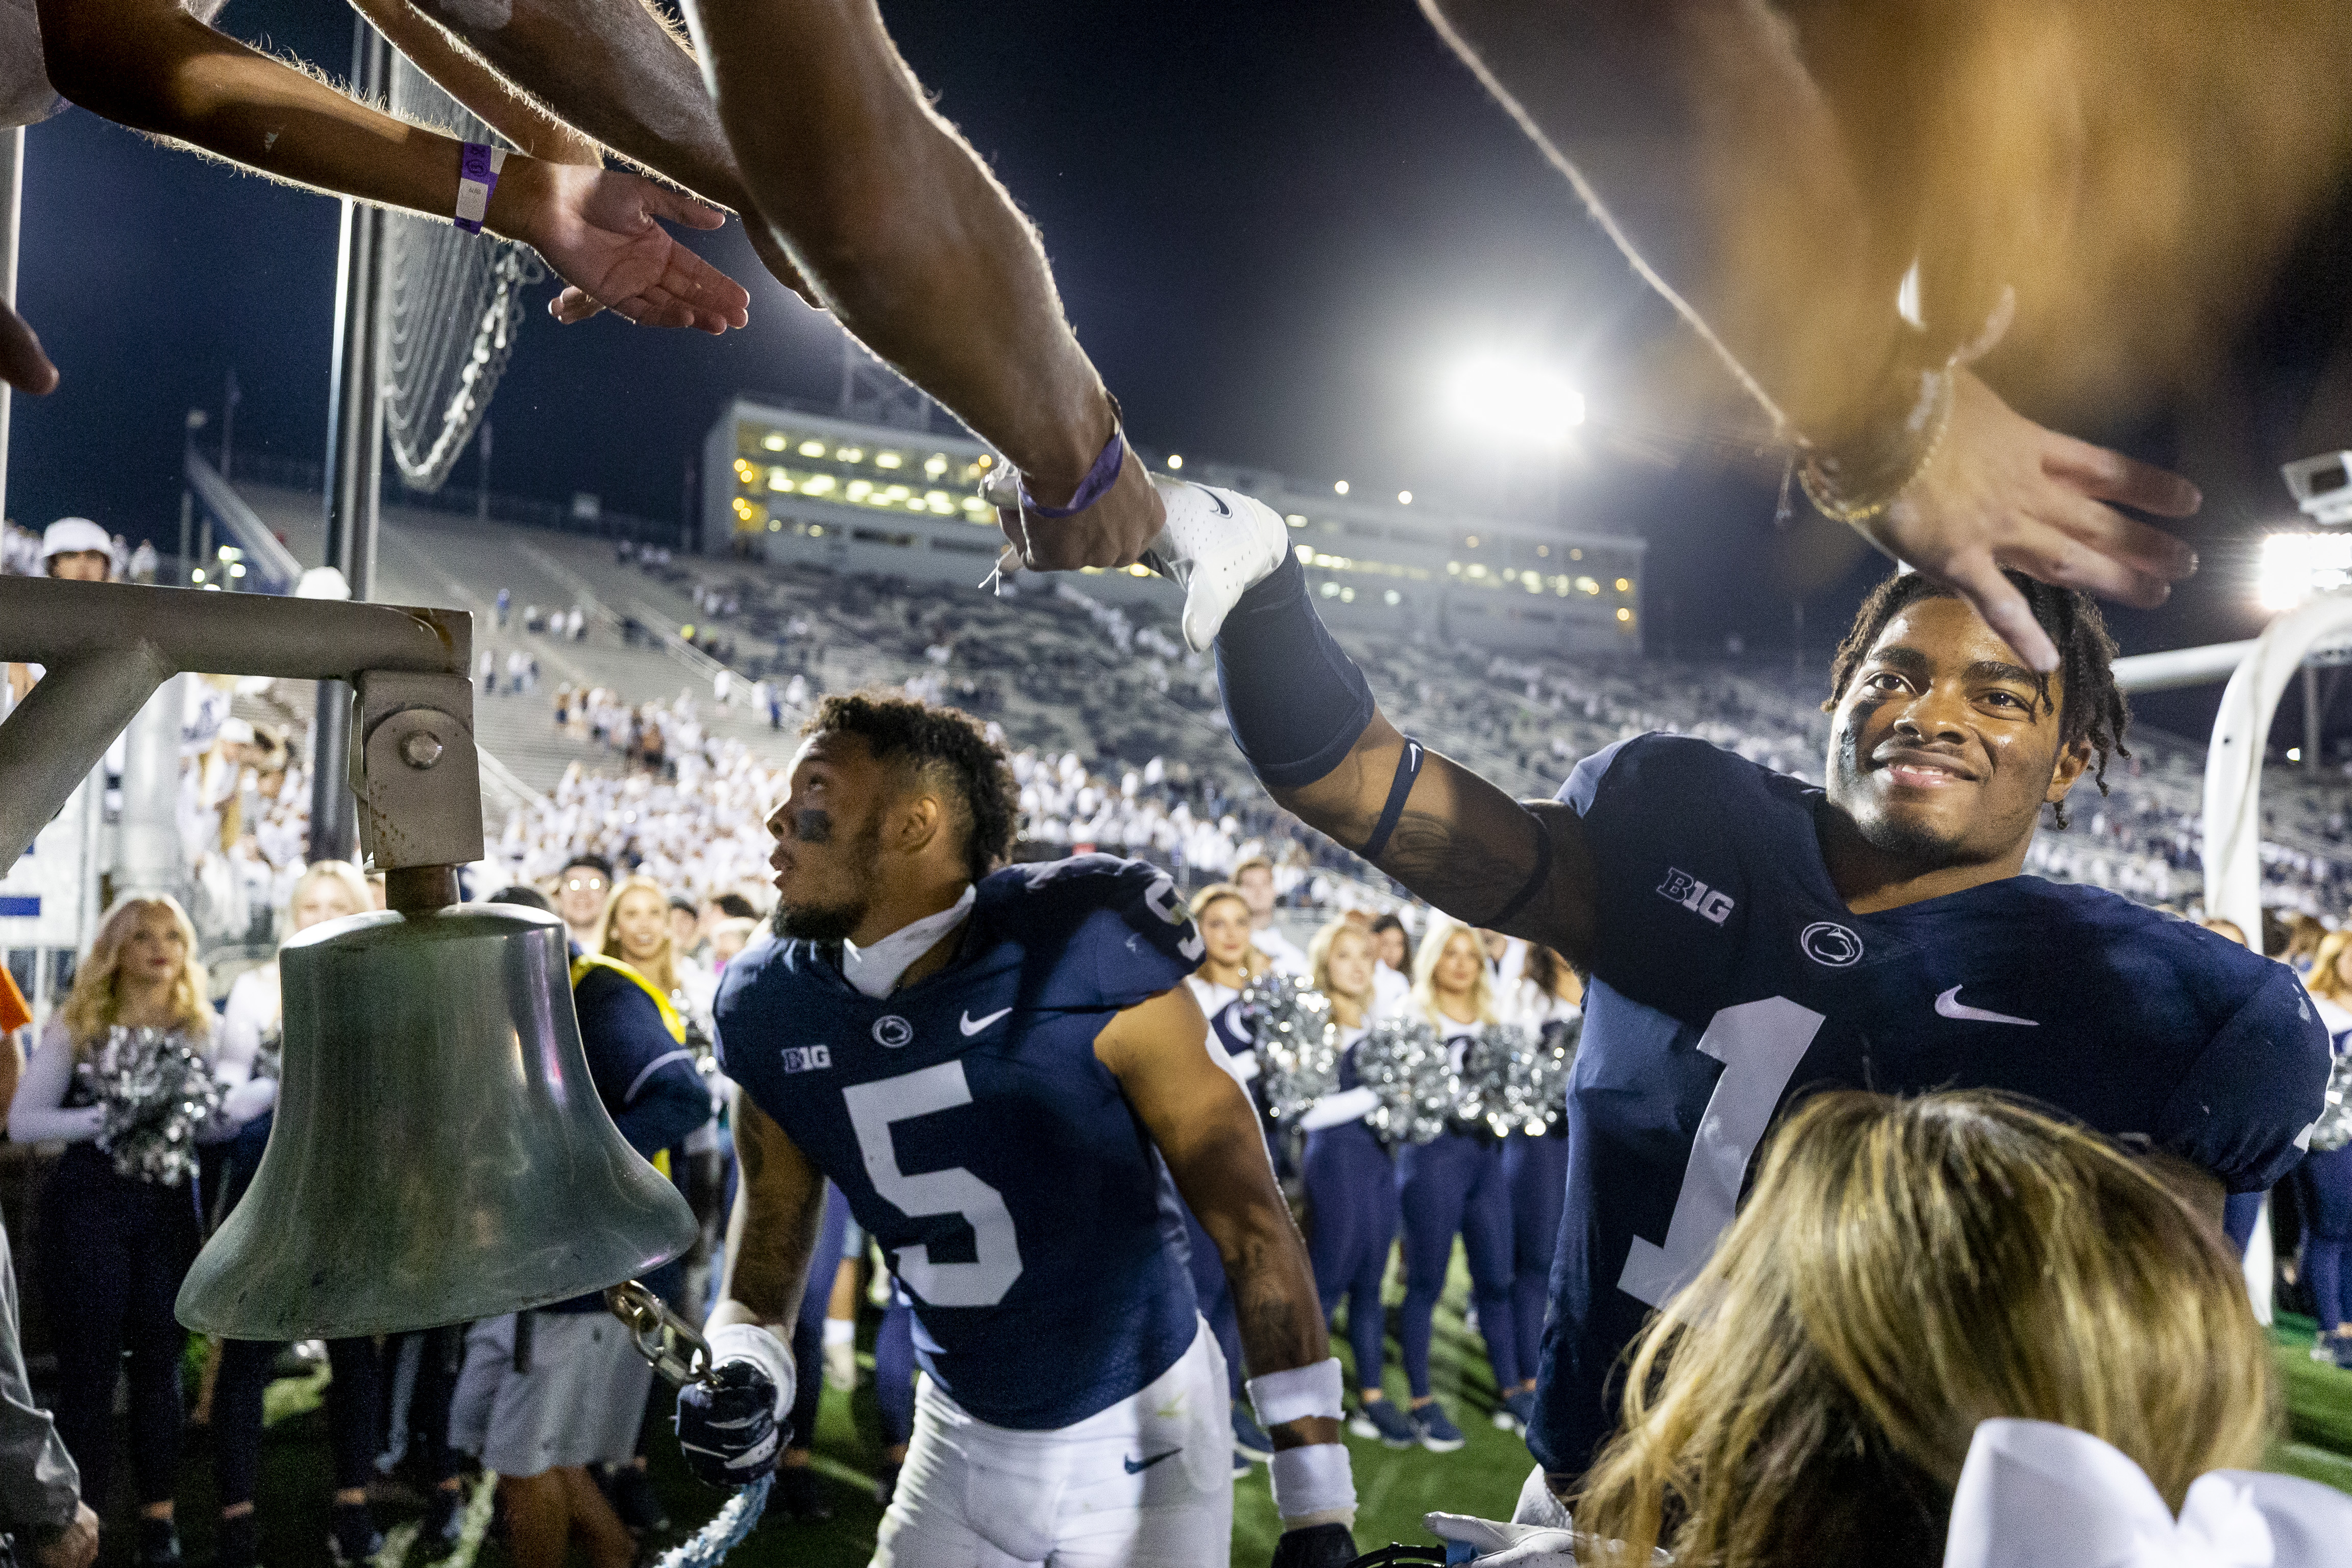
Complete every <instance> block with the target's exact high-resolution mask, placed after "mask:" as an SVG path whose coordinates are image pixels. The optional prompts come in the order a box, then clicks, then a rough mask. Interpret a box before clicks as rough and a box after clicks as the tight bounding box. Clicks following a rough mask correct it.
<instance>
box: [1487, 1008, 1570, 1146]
mask: <svg viewBox="0 0 2352 1568" xmlns="http://www.w3.org/2000/svg"><path fill="white" fill-rule="evenodd" d="M1583 1034H1584V1020H1583V1018H1582V1017H1580V1016H1579V1017H1575V1018H1554V1019H1552V1020H1551V1021H1550V1022H1549V1023H1547V1024H1546V1025H1544V1026H1543V1028H1542V1029H1541V1030H1540V1031H1539V1032H1538V1034H1537V1036H1536V1039H1535V1044H1534V1046H1533V1047H1530V1048H1529V1049H1528V1050H1525V1051H1522V1052H1521V1053H1520V1054H1519V1055H1517V1057H1515V1058H1512V1060H1511V1068H1510V1076H1509V1077H1508V1078H1507V1079H1506V1080H1505V1083H1504V1104H1505V1107H1506V1110H1507V1117H1508V1120H1509V1121H1511V1123H1512V1131H1517V1132H1524V1133H1526V1134H1527V1135H1528V1137H1530V1138H1534V1137H1539V1136H1541V1135H1542V1134H1543V1133H1545V1132H1548V1131H1550V1130H1551V1129H1552V1128H1554V1127H1557V1126H1559V1122H1560V1119H1561V1118H1562V1117H1564V1116H1566V1115H1567V1114H1568V1069H1569V1068H1572V1067H1574V1066H1575V1065H1576V1047H1577V1042H1578V1041H1579V1040H1580V1038H1582V1037H1583Z"/></svg>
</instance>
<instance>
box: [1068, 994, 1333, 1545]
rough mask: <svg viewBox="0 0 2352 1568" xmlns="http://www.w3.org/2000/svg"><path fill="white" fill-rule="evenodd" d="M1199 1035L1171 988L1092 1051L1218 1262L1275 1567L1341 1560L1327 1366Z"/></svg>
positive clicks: (1245, 1125) (1272, 1206)
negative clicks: (1244, 1370) (1257, 1435)
mask: <svg viewBox="0 0 2352 1568" xmlns="http://www.w3.org/2000/svg"><path fill="white" fill-rule="evenodd" d="M1208 1033H1209V1023H1208V1020H1207V1019H1206V1018H1204V1017H1202V1016H1201V1008H1200V1005H1199V1004H1198V1003H1197V1002H1195V1001H1193V999H1192V990H1191V988H1190V987H1189V986H1185V985H1181V984H1179V985H1176V986H1174V987H1172V988H1171V989H1169V990H1167V991H1163V992H1161V993H1160V994H1159V995H1157V996H1154V997H1151V998H1150V999H1149V1000H1147V1001H1143V1002H1140V1003H1138V1004H1137V1005H1134V1006H1132V1007H1129V1008H1128V1009H1126V1010H1125V1011H1123V1012H1121V1013H1119V1014H1118V1015H1116V1016H1114V1017H1113V1018H1112V1019H1111V1021H1110V1023H1109V1024H1108V1025H1107V1026H1105V1027H1104V1029H1103V1031H1102V1033H1101V1034H1099V1035H1097V1037H1095V1056H1096V1058H1097V1059H1098V1060H1099V1061H1100V1062H1101V1063H1102V1064H1103V1066H1105V1067H1106V1068H1109V1069H1110V1072H1111V1074H1112V1076H1113V1077H1115V1078H1117V1079H1118V1084H1119V1088H1120V1089H1121V1090H1122V1091H1123V1092H1124V1093H1125V1094H1126V1096H1127V1100H1128V1103H1129V1104H1130V1105H1132V1106H1133V1107H1134V1108H1135V1113H1136V1115H1137V1116H1139V1118H1141V1119H1142V1121H1143V1125H1144V1127H1145V1129H1146V1130H1147V1131H1149V1132H1150V1134H1151V1140H1152V1142H1154V1143H1156V1144H1158V1145H1159V1148H1160V1157H1161V1158H1162V1159H1164V1160H1166V1161H1167V1162H1168V1171H1169V1174H1171V1176H1173V1177H1174V1178H1175V1180H1176V1190H1177V1191H1178V1192H1180V1193H1181V1194H1183V1196H1184V1202H1185V1204H1186V1205H1188V1206H1190V1207H1191V1209H1192V1214H1193V1216H1194V1217H1195V1218H1197V1219H1198V1220H1199V1221H1200V1222H1201V1228H1202V1229H1203V1230H1205V1231H1207V1232H1208V1233H1209V1237H1210V1239H1212V1240H1213V1241H1214V1242H1215V1243H1216V1244H1217V1253H1218V1256H1219V1257H1220V1258H1223V1261H1224V1266H1225V1278H1226V1279H1228V1280H1229V1281H1231V1282H1232V1285H1233V1291H1234V1310H1235V1313H1236V1315H1237V1316H1238V1317H1239V1319H1240V1328H1241V1338H1242V1357H1243V1359H1244V1361H1245V1362H1246V1363H1248V1365H1249V1373H1250V1383H1249V1393H1250V1397H1251V1400H1252V1401H1253V1403H1254V1404H1255V1405H1256V1407H1257V1410H1258V1413H1259V1415H1260V1418H1261V1419H1262V1420H1264V1421H1265V1426H1266V1430H1267V1432H1268V1433H1269V1434H1270V1435H1271V1436H1272V1437H1273V1438H1274V1447H1275V1456H1274V1463H1273V1465H1272V1466H1271V1467H1270V1468H1271V1470H1272V1476H1273V1482H1274V1501H1275V1508H1276V1511H1277V1512H1278V1513H1279V1514H1280V1515H1281V1516H1282V1521H1283V1529H1284V1537H1285V1538H1284V1542H1283V1547H1282V1549H1281V1550H1280V1551H1279V1552H1277V1554H1276V1559H1275V1561H1276V1563H1326V1562H1341V1563H1344V1562H1346V1561H1348V1560H1349V1558H1352V1557H1353V1556H1354V1555H1355V1548H1354V1542H1353V1540H1352V1538H1350V1537H1349V1535H1348V1527H1349V1525H1351V1524H1352V1523H1354V1521H1355V1511H1356V1509H1355V1504H1356V1495H1355V1483H1354V1480H1353V1479H1352V1477H1351V1476H1350V1474H1349V1465H1348V1458H1347V1450H1346V1449H1345V1448H1344V1447H1340V1446H1339V1363H1338V1362H1336V1361H1333V1360H1332V1359H1331V1346H1330V1341H1329V1338H1328V1334H1327V1333H1326V1331H1325V1330H1324V1325H1323V1310H1322V1306H1321V1304H1320V1303H1319V1302H1318V1300H1317V1299H1316V1294H1315V1273H1314V1270H1313V1268H1311V1267H1310V1266H1309V1265H1308V1263H1307V1244H1306V1243H1305V1242H1304V1241H1303V1240H1301V1239H1300V1237H1299V1235H1298V1227H1297V1226H1296V1225H1294V1224H1292V1223H1291V1219H1290V1210H1289V1208H1288V1207H1287V1206H1286V1205H1285V1204H1284V1203H1283V1201H1282V1194H1281V1191H1280V1190H1279V1189H1278V1188H1276V1185H1275V1183H1274V1167H1273V1165H1272V1164H1271V1163H1268V1161H1267V1159H1266V1152H1265V1136H1264V1134H1262V1133H1261V1132H1260V1131H1258V1122H1257V1112H1256V1111H1255V1110H1254V1109H1253V1108H1252V1107H1251V1105H1250V1102H1249V1099H1248V1097H1247V1096H1245V1095H1244V1093H1243V1092H1242V1089H1241V1086H1240V1085H1239V1084H1237V1083H1235V1082H1234V1079H1233V1077H1232V1075H1231V1074H1229V1073H1227V1072H1226V1071H1225V1070H1224V1069H1223V1068H1220V1067H1218V1066H1217V1065H1216V1063H1215V1062H1213V1061H1212V1060H1211V1059H1210V1058H1209V1052H1208V1048H1207V1040H1208ZM1286 1412H1295V1414H1289V1415H1286V1414H1285V1413H1286Z"/></svg>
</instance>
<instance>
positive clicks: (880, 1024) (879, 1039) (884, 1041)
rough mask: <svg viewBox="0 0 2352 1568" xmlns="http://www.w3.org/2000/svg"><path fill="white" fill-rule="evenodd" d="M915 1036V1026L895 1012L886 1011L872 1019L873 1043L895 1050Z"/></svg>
mask: <svg viewBox="0 0 2352 1568" xmlns="http://www.w3.org/2000/svg"><path fill="white" fill-rule="evenodd" d="M914 1037H915V1026H914V1025H912V1024H909V1023H908V1022H907V1020H906V1019H904V1018H901V1017H900V1016H898V1014H896V1013H886V1014H884V1015H883V1016H881V1017H879V1018H877V1019H875V1020H874V1043H875V1044H876V1045H877V1046H887V1047H889V1048H890V1049H892V1050H894V1051H895V1050H897V1049H898V1047H900V1046H903V1045H906V1044H908V1043H909V1042H910V1041H912V1040H913V1039H914Z"/></svg>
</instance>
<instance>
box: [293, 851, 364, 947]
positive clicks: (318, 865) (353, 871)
mask: <svg viewBox="0 0 2352 1568" xmlns="http://www.w3.org/2000/svg"><path fill="white" fill-rule="evenodd" d="M313 882H332V883H334V884H335V885H336V886H338V887H340V888H341V889H343V892H344V893H345V894H346V895H347V896H349V898H350V899H351V900H352V913H353V914H355V915H363V914H366V913H368V912H369V911H371V910H373V909H374V908H375V897H374V895H373V894H372V893H370V892H369V891H368V880H367V878H366V877H364V876H362V874H361V872H360V868H358V867H357V866H354V865H352V863H351V862H350V861H348V860H313V861H311V862H310V865H308V866H306V867H304V868H303V869H302V874H301V875H300V876H299V877H297V878H295V879H294V886H293V888H292V889H291V890H289V892H288V893H287V895H286V909H285V917H286V918H285V929H286V931H287V932H288V934H289V935H290V934H292V932H293V929H294V906H295V905H297V904H299V903H300V902H301V901H302V895H303V894H305V893H307V892H309V891H310V885H311V884H312V883H313Z"/></svg>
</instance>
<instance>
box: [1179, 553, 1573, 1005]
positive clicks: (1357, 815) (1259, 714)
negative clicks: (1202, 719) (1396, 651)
mask: <svg viewBox="0 0 2352 1568" xmlns="http://www.w3.org/2000/svg"><path fill="white" fill-rule="evenodd" d="M1216 653H1217V682H1218V685H1219V687H1220V688H1221V689H1223V695H1224V700H1225V715H1226V718H1227V721H1229V723H1230V725H1231V727H1232V730H1233V734H1234V744H1235V745H1237V746H1239V747H1240V748H1241V752H1242V755H1243V756H1244V758H1245V759H1247V761H1248V763H1249V764H1250V767H1251V769H1252V771H1254V772H1255V773H1256V774H1257V776H1258V782H1259V783H1261V784H1265V787H1266V790H1267V791H1268V793H1270V794H1271V795H1273V796H1274V798H1275V799H1276V801H1277V802H1279V803H1280V804H1281V805H1283V806H1284V807H1285V808H1286V809H1287V810H1289V811H1291V812H1294V813H1296V814H1297V816H1299V817H1300V818H1301V819H1302V820H1304V821H1305V822H1307V824H1308V825H1309V826H1313V827H1316V828H1318V829H1320V830H1321V831H1322V832H1324V833H1326V834H1328V835H1329V836H1330V837H1332V838H1334V839H1336V840H1338V841H1339V844H1340V845H1342V846H1343V847H1346V848H1348V849H1350V850H1353V851H1354V852H1355V853H1357V854H1359V855H1361V856H1363V857H1365V858H1367V859H1369V860H1370V861H1371V862H1372V863H1373V864H1374V865H1376V866H1378V867H1379V868H1381V870H1383V871H1386V872H1387V873H1388V874H1389V875H1390V876H1391V877H1394V878H1395V879H1397V880H1398V881H1400V882H1402V883H1403V884H1404V885H1405V886H1406V887H1408V888H1410V889H1412V890H1413V892H1414V893H1415V894H1417V895H1418V896H1420V897H1421V898H1423V899H1425V900H1428V901H1429V902H1430V903H1432V904H1434V905H1436V906H1437V907H1438V908H1439V909H1441V910H1444V911H1445V912H1446V913H1447V914H1450V915H1452V916H1454V918H1455V919H1457V920H1462V921H1467V922H1469V923H1470V924H1471V925H1474V926H1484V927H1486V928H1487V929H1489V930H1496V931H1505V932H1507V933H1508V934H1510V935H1512V936H1517V937H1525V938H1526V939H1527V940H1528V941H1529V942H1540V943H1541V944H1543V945H1544V946H1546V947H1550V948H1555V949H1557V950H1559V952H1564V953H1566V954H1568V955H1569V957H1570V958H1571V959H1573V960H1575V961H1576V962H1577V963H1580V964H1582V963H1589V962H1590V960H1591V952H1592V933H1593V902H1594V899H1595V889H1594V883H1593V872H1592V863H1591V855H1590V853H1589V852H1588V850H1587V848H1586V845H1585V841H1584V831H1583V825H1582V824H1581V823H1580V821H1579V820H1578V818H1577V816H1576V813H1575V812H1574V811H1572V810H1570V808H1569V807H1567V806H1565V805H1554V804H1553V803H1551V802H1549V801H1542V802H1530V803H1524V804H1523V803H1521V802H1518V801H1515V800H1513V799H1512V798H1511V797H1510V796H1509V795H1506V794H1505V793H1504V792H1503V791H1501V790H1499V789H1497V788H1496V787H1495V786H1494V785H1493V784H1489V783H1487V782H1486V780H1485V779H1483V778H1480V777H1479V776H1478V775H1477V774H1476V773H1472V772H1471V771H1470V770H1469V769H1467V768H1465V767H1463V766H1462V765H1461V764H1459V763H1455V762H1454V761H1452V760H1451V759H1449V758H1446V757H1444V756H1441V755H1439V754H1438V753H1436V752H1432V751H1428V750H1427V749H1426V748H1423V747H1422V746H1420V745H1419V743H1418V742H1408V740H1407V739H1406V737H1404V736H1402V735H1401V734H1399V733H1398V732H1397V730H1396V727H1395V726H1394V725H1392V724H1391V723H1390V722H1389V721H1388V720H1387V719H1386V718H1384V717H1382V716H1381V711H1380V709H1379V707H1378V706H1377V705H1376V704H1375V703H1374V702H1373V700H1372V692H1371V688H1370V685H1368V684H1367V683H1366V682H1365V679H1364V675H1363V671H1362V670H1360V669H1359V668H1356V663H1355V661H1354V660H1353V659H1351V658H1349V657H1348V655H1347V652H1346V650H1344V649H1342V648H1341V647H1339V644H1338V643H1337V642H1336V641H1334V640H1333V639H1332V637H1331V634H1330V633H1329V632H1328V631H1327V630H1326V629H1325V628H1324V626H1323V623H1322V621H1321V619H1320V618H1319V617H1318V616H1317V615H1316V613H1315V603H1314V599H1313V597H1312V596H1311V595H1309V594H1308V593H1307V574H1306V572H1305V571H1304V569H1303V568H1302V567H1301V566H1300V565H1299V563H1298V561H1297V558H1296V557H1295V556H1289V555H1286V556H1284V557H1283V559H1282V563H1281V564H1280V565H1278V566H1276V568H1275V570H1274V572H1273V573H1272V574H1270V575H1269V576H1267V577H1266V578H1265V579H1264V580H1263V581H1261V582H1259V583H1258V584H1256V585H1255V586H1254V587H1252V588H1251V589H1250V590H1249V591H1248V592H1247V593H1245V594H1244V595H1242V597H1241V599H1240V602H1239V603H1237V604H1236V605H1234V609H1233V613H1232V614H1230V615H1229V616H1226V617H1225V620H1224V624H1223V628H1222V629H1221V630H1220V631H1219V632H1218V634H1217V638H1216ZM1409 746H1410V747H1411V750H1410V751H1409V750H1408V747H1409ZM1401 764H1402V765H1401ZM1416 769H1417V770H1418V771H1417V772H1416V771H1415V770H1416ZM1401 789H1402V790H1403V791H1404V792H1405V793H1404V794H1403V795H1402V799H1400V798H1399V796H1398V792H1399V790H1401Z"/></svg>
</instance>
